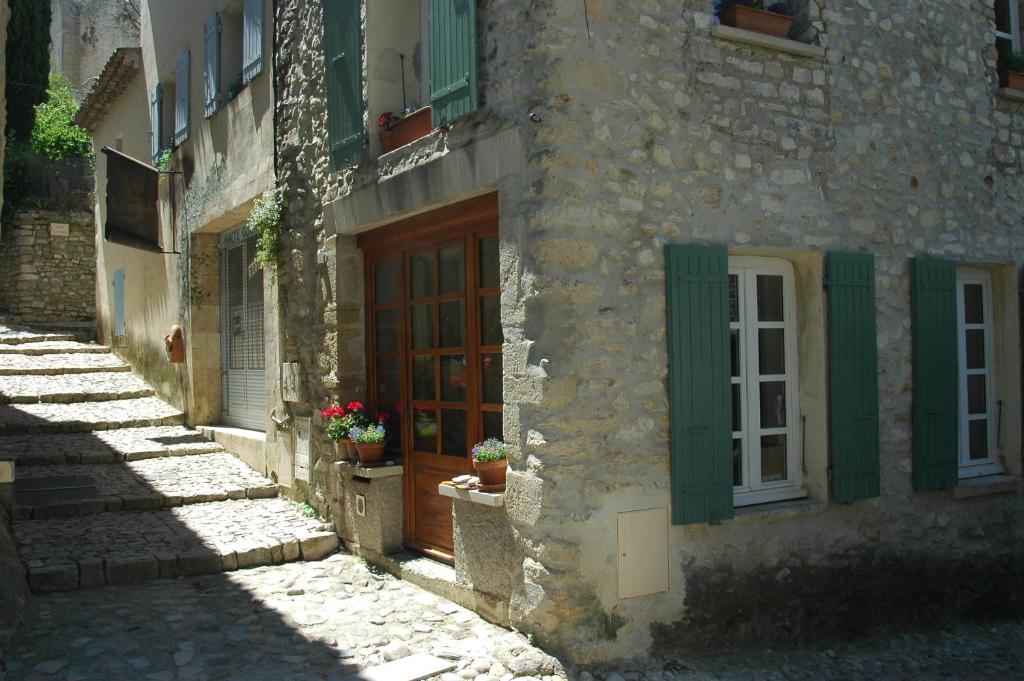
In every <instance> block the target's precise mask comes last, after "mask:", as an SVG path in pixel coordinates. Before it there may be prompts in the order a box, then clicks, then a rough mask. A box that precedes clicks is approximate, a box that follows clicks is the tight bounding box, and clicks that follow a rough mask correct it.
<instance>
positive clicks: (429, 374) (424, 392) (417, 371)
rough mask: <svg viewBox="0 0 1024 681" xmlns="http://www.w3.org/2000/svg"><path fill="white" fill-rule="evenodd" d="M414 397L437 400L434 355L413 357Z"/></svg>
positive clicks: (415, 398)
mask: <svg viewBox="0 0 1024 681" xmlns="http://www.w3.org/2000/svg"><path fill="white" fill-rule="evenodd" d="M412 399H414V400H431V401H433V400H435V399H437V393H436V391H435V387H434V356H433V355H419V356H415V357H413V358H412Z"/></svg>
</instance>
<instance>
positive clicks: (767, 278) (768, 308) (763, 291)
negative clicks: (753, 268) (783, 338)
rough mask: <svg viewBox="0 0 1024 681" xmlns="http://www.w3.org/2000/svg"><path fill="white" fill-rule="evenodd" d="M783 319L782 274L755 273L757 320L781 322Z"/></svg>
mask: <svg viewBox="0 0 1024 681" xmlns="http://www.w3.org/2000/svg"><path fill="white" fill-rule="evenodd" d="M783 319H785V317H784V316H783V309H782V276H781V275H778V274H759V275H757V321H759V322H781V321H782V320H783Z"/></svg>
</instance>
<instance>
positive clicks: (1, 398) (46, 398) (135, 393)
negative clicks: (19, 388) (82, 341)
mask: <svg viewBox="0 0 1024 681" xmlns="http://www.w3.org/2000/svg"><path fill="white" fill-rule="evenodd" d="M155 396H156V391H155V390H153V389H152V388H147V389H145V390H122V391H118V392H103V393H84V392H83V393H46V394H34V395H13V396H11V395H0V404H36V403H39V402H47V403H61V404H73V403H75V402H112V401H114V400H133V399H136V398H140V397H155Z"/></svg>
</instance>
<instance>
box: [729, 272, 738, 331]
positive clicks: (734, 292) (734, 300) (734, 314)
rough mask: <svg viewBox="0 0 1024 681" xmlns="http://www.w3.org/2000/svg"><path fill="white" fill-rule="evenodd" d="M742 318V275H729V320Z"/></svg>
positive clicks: (733, 320) (735, 320)
mask: <svg viewBox="0 0 1024 681" xmlns="http://www.w3.org/2000/svg"><path fill="white" fill-rule="evenodd" d="M739 320H740V277H739V275H737V274H730V275H729V321H730V322H739Z"/></svg>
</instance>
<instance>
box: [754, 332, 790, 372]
mask: <svg viewBox="0 0 1024 681" xmlns="http://www.w3.org/2000/svg"><path fill="white" fill-rule="evenodd" d="M757 353H758V365H759V366H760V371H761V375H762V376H767V375H771V374H784V373H786V332H785V330H784V329H758V331H757Z"/></svg>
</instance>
